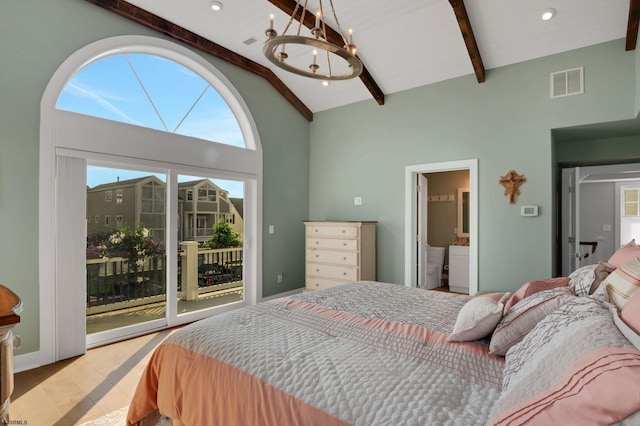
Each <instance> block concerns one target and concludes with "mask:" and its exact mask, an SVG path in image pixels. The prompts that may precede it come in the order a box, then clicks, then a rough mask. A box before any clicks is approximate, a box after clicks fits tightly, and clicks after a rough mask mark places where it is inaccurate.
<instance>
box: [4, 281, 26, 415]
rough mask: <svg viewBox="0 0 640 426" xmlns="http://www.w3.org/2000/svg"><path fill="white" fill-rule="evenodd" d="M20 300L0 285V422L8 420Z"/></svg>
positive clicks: (20, 308)
mask: <svg viewBox="0 0 640 426" xmlns="http://www.w3.org/2000/svg"><path fill="white" fill-rule="evenodd" d="M21 312H22V300H20V298H19V297H18V296H16V294H15V293H14V292H12V291H11V290H9V289H8V288H6V287H5V286H3V285H0V422H2V423H3V424H6V423H7V422H8V420H9V418H8V417H9V403H10V400H11V393H12V392H13V340H14V339H13V333H12V332H11V329H12V328H13V327H14V326H15V325H16V324H18V323H19V322H20V315H19V314H20V313H21Z"/></svg>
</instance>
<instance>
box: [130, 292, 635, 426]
mask: <svg viewBox="0 0 640 426" xmlns="http://www.w3.org/2000/svg"><path fill="white" fill-rule="evenodd" d="M561 287H562V288H560V289H558V288H551V289H545V290H543V291H538V292H536V294H537V295H538V296H540V294H541V293H544V294H546V293H550V294H551V295H552V296H553V297H550V300H555V301H556V302H558V304H559V306H558V307H557V308H556V307H554V309H551V308H548V309H550V310H551V311H552V312H549V313H547V314H545V316H546V317H548V316H549V315H550V314H551V313H553V315H555V317H554V318H553V320H549V321H547V318H543V319H542V320H539V321H536V324H535V325H534V328H535V330H533V331H531V330H529V332H527V333H525V334H524V335H522V336H519V338H518V339H513V338H512V336H506V337H504V336H503V337H504V338H505V339H506V340H513V341H512V342H511V345H510V347H509V348H508V350H507V356H502V355H497V354H495V351H496V348H492V346H491V341H492V340H493V335H492V333H493V332H495V330H498V329H500V330H501V331H502V330H504V329H507V330H511V328H510V327H511V324H513V323H516V321H515V320H514V318H513V315H511V317H509V316H508V315H504V304H505V303H506V302H507V301H508V299H510V298H511V297H512V296H513V295H511V294H509V293H507V294H500V293H498V294H489V295H481V296H476V297H473V298H472V297H470V296H466V295H456V294H450V293H442V292H436V291H429V290H423V289H416V288H408V287H404V286H399V285H394V284H386V283H379V282H355V283H350V284H345V285H342V286H339V287H334V288H329V289H325V290H320V291H314V292H308V293H303V294H299V295H295V296H290V297H284V298H280V299H275V300H272V301H268V302H264V303H261V304H258V305H256V306H251V307H247V308H242V309H239V310H236V311H232V312H228V313H225V314H222V315H218V316H215V317H212V318H209V319H205V320H202V321H199V322H197V323H194V324H191V325H189V326H186V327H184V328H182V329H180V330H178V331H177V332H175V333H173V334H172V335H170V336H169V337H168V338H167V339H166V340H165V341H164V342H163V343H162V344H161V345H160V346H159V347H158V348H157V349H156V351H155V352H154V354H153V355H152V357H151V359H150V362H149V364H148V366H147V367H146V370H145V372H144V374H143V376H142V377H141V379H140V382H139V385H138V388H137V390H136V393H135V395H134V398H133V400H132V402H131V405H130V407H129V412H128V416H127V422H128V424H140V425H147V424H148V425H155V424H156V423H157V422H158V419H159V418H160V416H161V415H164V416H166V417H168V418H170V419H171V420H172V422H173V424H174V425H183V424H184V425H225V426H227V425H323V426H325V425H347V424H352V425H444V424H451V425H465V426H468V425H485V424H492V425H493V424H495V425H498V424H509V425H513V424H525V423H527V422H532V423H531V424H545V425H546V424H558V423H557V421H560V420H562V421H563V423H562V424H565V425H566V424H585V423H577V422H579V421H580V419H584V418H585V414H586V415H587V416H588V418H589V419H590V420H591V421H592V423H590V424H612V423H615V422H621V423H620V424H638V423H630V421H632V420H633V419H635V420H639V418H640V417H639V416H640V415H638V413H637V412H639V411H640V386H638V383H640V351H638V349H637V348H636V347H635V346H634V345H633V344H632V343H631V342H630V341H629V340H628V339H627V338H626V337H625V336H624V335H623V334H622V333H621V332H620V331H619V330H618V328H617V326H616V324H615V323H614V321H613V319H612V318H613V315H612V311H611V308H610V306H609V304H608V303H606V302H604V301H603V300H599V299H598V298H595V297H578V296H576V295H575V294H574V293H575V290H574V288H573V287H569V286H567V285H563V286H561ZM565 289H569V290H565ZM557 294H560V296H558V295H557ZM521 299H522V300H520V301H519V303H517V304H515V306H514V308H515V307H518V306H521V305H522V304H523V303H524V302H527V303H529V304H530V302H529V299H531V297H530V296H527V297H522V295H521ZM525 299H526V300H525ZM560 299H562V300H560ZM561 302H562V303H561ZM527 303H524V304H527ZM539 305H540V304H536V305H535V307H536V310H540V309H539V308H540V306H539ZM543 305H545V306H546V303H545V304H543ZM510 309H511V310H512V309H513V308H510ZM563 309H564V311H563ZM509 312H511V311H509ZM527 312H528V310H527ZM523 316H524V314H522V312H520V313H519V314H518V315H517V316H516V319H521V318H522V317H523ZM489 317H490V320H487V318H489ZM505 318H511V320H509V321H508V322H504V321H503V320H504V319H505ZM500 321H502V322H503V323H502V326H500V325H499V324H500V323H499V322H500ZM545 321H546V322H545ZM469 324H471V326H470V325H469ZM558 324H563V326H562V327H559V326H558ZM520 326H522V324H520ZM538 328H540V329H541V330H542V331H540V332H538V331H537V329H538ZM478 333H479V334H478ZM483 334H484V335H485V336H484V337H478V336H481V335H483ZM507 334H508V333H507ZM455 336H457V338H454V337H455ZM456 340H457V341H456ZM496 340H498V339H496ZM503 340H504V339H503ZM568 348H569V349H568ZM504 349H505V348H504V347H500V348H498V349H497V350H498V351H500V350H504ZM612 383H614V384H615V386H611V384H612ZM592 384H593V385H592ZM603 407H604V408H603ZM625 419H626V420H625ZM593 421H595V423H593ZM550 422H551V423H550ZM553 422H556V423H553ZM598 422H600V423H598ZM624 422H626V423H624Z"/></svg>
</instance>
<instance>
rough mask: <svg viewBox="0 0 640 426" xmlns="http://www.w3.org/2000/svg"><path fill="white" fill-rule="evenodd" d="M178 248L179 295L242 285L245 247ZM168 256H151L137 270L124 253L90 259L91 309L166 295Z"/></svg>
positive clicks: (186, 296)
mask: <svg viewBox="0 0 640 426" xmlns="http://www.w3.org/2000/svg"><path fill="white" fill-rule="evenodd" d="M181 247H182V249H181V250H179V252H178V268H177V271H178V272H177V274H178V277H177V278H178V297H179V298H180V299H182V300H196V299H198V297H199V296H200V295H201V294H203V293H208V292H212V291H218V290H220V289H223V288H227V287H229V286H242V264H243V263H242V253H243V249H242V247H233V248H224V249H199V248H198V243H197V242H194V241H187V242H184V243H182V244H181ZM165 262H166V257H165V256H152V257H147V258H145V259H144V261H143V262H141V265H139V266H138V270H137V271H132V270H130V268H129V266H128V263H127V259H125V258H122V257H114V258H101V259H87V313H88V314H92V313H100V312H106V311H108V310H115V309H122V308H125V307H127V308H128V307H133V306H140V305H145V304H149V303H156V302H160V301H164V300H165V299H166V292H167V290H166V288H167V286H166V271H165V269H166V268H165Z"/></svg>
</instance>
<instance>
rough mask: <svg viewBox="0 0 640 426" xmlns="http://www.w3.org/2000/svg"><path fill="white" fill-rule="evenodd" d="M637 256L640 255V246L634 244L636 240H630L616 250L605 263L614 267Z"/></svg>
mask: <svg viewBox="0 0 640 426" xmlns="http://www.w3.org/2000/svg"><path fill="white" fill-rule="evenodd" d="M638 256H640V247H639V246H637V245H636V240H631V241H629V242H628V243H627V244H626V245H625V246H624V247H621V248H619V249H618V250H616V252H615V253H613V256H611V257H610V258H609V261H608V262H607V263H608V264H609V265H610V266H613V267H614V268H619V267H620V266H622V265H624V264H625V263H627V262H628V261H630V260H631V259H633V258H634V257H638Z"/></svg>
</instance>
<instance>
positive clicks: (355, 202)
mask: <svg viewBox="0 0 640 426" xmlns="http://www.w3.org/2000/svg"><path fill="white" fill-rule="evenodd" d="M353 205H354V206H361V205H362V197H354V198H353Z"/></svg>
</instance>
